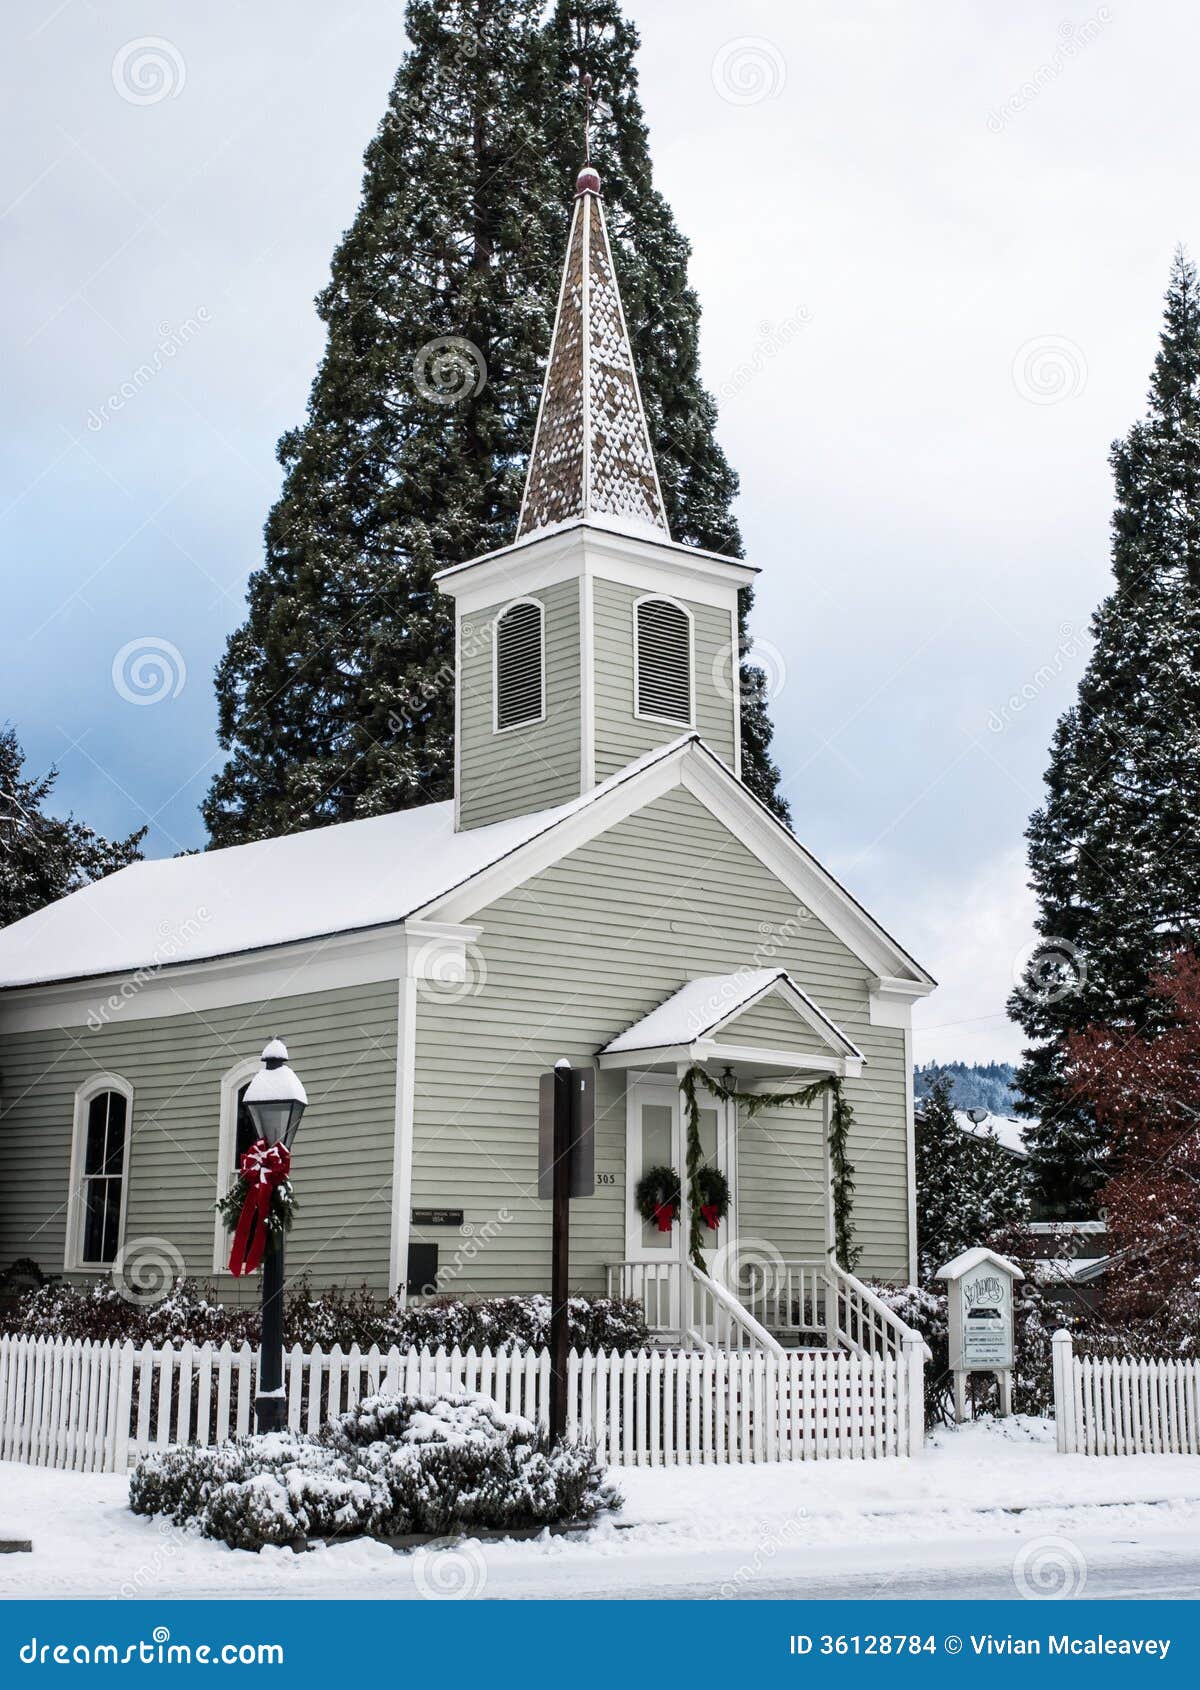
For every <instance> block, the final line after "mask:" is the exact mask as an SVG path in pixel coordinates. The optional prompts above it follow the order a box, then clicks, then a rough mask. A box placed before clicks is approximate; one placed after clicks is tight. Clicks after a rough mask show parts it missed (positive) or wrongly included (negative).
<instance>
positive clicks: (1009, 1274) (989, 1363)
mask: <svg viewBox="0 0 1200 1690" xmlns="http://www.w3.org/2000/svg"><path fill="white" fill-rule="evenodd" d="M937 1276H938V1278H939V1279H944V1280H945V1281H946V1292H947V1298H948V1301H949V1305H950V1366H951V1368H952V1369H953V1370H954V1399H955V1409H956V1414H957V1417H958V1418H959V1419H960V1420H961V1419H962V1418H963V1414H964V1412H965V1409H964V1406H963V1405H964V1403H965V1390H964V1386H965V1383H966V1375H967V1374H968V1373H994V1374H995V1375H996V1377H997V1379H998V1380H999V1382H1000V1392H1001V1399H1002V1403H1003V1405H1004V1412H1006V1413H1007V1412H1009V1403H1010V1401H1011V1395H1012V1369H1013V1365H1014V1362H1015V1359H1016V1358H1015V1355H1014V1343H1013V1284H1014V1282H1015V1281H1016V1280H1018V1279H1024V1277H1025V1275H1024V1274H1023V1273H1022V1272H1021V1270H1020V1268H1019V1267H1017V1265H1016V1263H1015V1262H1010V1261H1009V1260H1008V1258H1007V1257H1006V1256H999V1255H997V1254H996V1252H995V1251H994V1250H982V1249H980V1250H965V1251H964V1252H963V1253H962V1255H960V1256H956V1257H955V1258H954V1260H953V1261H952V1262H947V1263H946V1265H945V1266H944V1267H940V1268H939V1269H938V1273H937Z"/></svg>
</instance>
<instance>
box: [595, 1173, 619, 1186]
mask: <svg viewBox="0 0 1200 1690" xmlns="http://www.w3.org/2000/svg"><path fill="white" fill-rule="evenodd" d="M616 1183H617V1176H616V1174H597V1175H596V1184H597V1185H616Z"/></svg>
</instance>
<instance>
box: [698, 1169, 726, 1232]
mask: <svg viewBox="0 0 1200 1690" xmlns="http://www.w3.org/2000/svg"><path fill="white" fill-rule="evenodd" d="M695 1186H696V1201H697V1203H699V1205H700V1213H701V1215H702V1216H703V1217H704V1224H705V1226H706V1227H707V1228H708V1230H709V1231H710V1232H715V1231H716V1230H717V1228H718V1227H719V1226H720V1224H721V1222H722V1221H723V1220H724V1219H725V1216H726V1215H727V1214H728V1213H729V1181H728V1180H727V1179H726V1178H725V1175H724V1174H723V1173H722V1172H721V1170H720V1168H714V1167H712V1166H711V1165H710V1164H708V1163H705V1165H704V1167H702V1168H700V1169H698V1170H697V1172H696V1179H695Z"/></svg>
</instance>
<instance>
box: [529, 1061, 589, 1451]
mask: <svg viewBox="0 0 1200 1690" xmlns="http://www.w3.org/2000/svg"><path fill="white" fill-rule="evenodd" d="M595 1120H596V1071H595V1069H594V1068H572V1067H571V1065H570V1063H569V1062H568V1061H567V1060H566V1058H565V1057H563V1058H561V1059H560V1060H559V1061H558V1062H556V1063H555V1065H554V1070H553V1072H552V1073H549V1074H543V1075H542V1077H541V1083H540V1086H539V1090H538V1196H539V1197H542V1198H549V1200H550V1205H551V1209H550V1214H551V1229H550V1231H551V1241H550V1441H551V1443H557V1442H558V1441H559V1439H560V1438H562V1436H563V1435H564V1433H565V1432H566V1429H567V1363H568V1356H569V1352H570V1332H569V1320H568V1314H569V1298H570V1261H571V1239H570V1229H571V1198H572V1197H590V1196H591V1195H592V1192H593V1190H594V1188H595V1168H596V1155H595Z"/></svg>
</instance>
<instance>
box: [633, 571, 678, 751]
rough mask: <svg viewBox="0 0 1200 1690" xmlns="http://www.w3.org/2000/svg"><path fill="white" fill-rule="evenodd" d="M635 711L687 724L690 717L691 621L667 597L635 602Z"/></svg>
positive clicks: (640, 714)
mask: <svg viewBox="0 0 1200 1690" xmlns="http://www.w3.org/2000/svg"><path fill="white" fill-rule="evenodd" d="M636 644H637V713H638V715H639V716H655V717H658V718H659V719H661V720H664V721H668V722H678V723H680V725H681V726H685V727H686V726H688V725H690V723H691V720H692V624H691V618H690V617H689V616H688V613H687V611H686V610H683V609H681V607H680V606H679V605H677V604H672V602H671V600H670V599H642V600H640V601H639V603H638V606H637V641H636Z"/></svg>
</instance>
